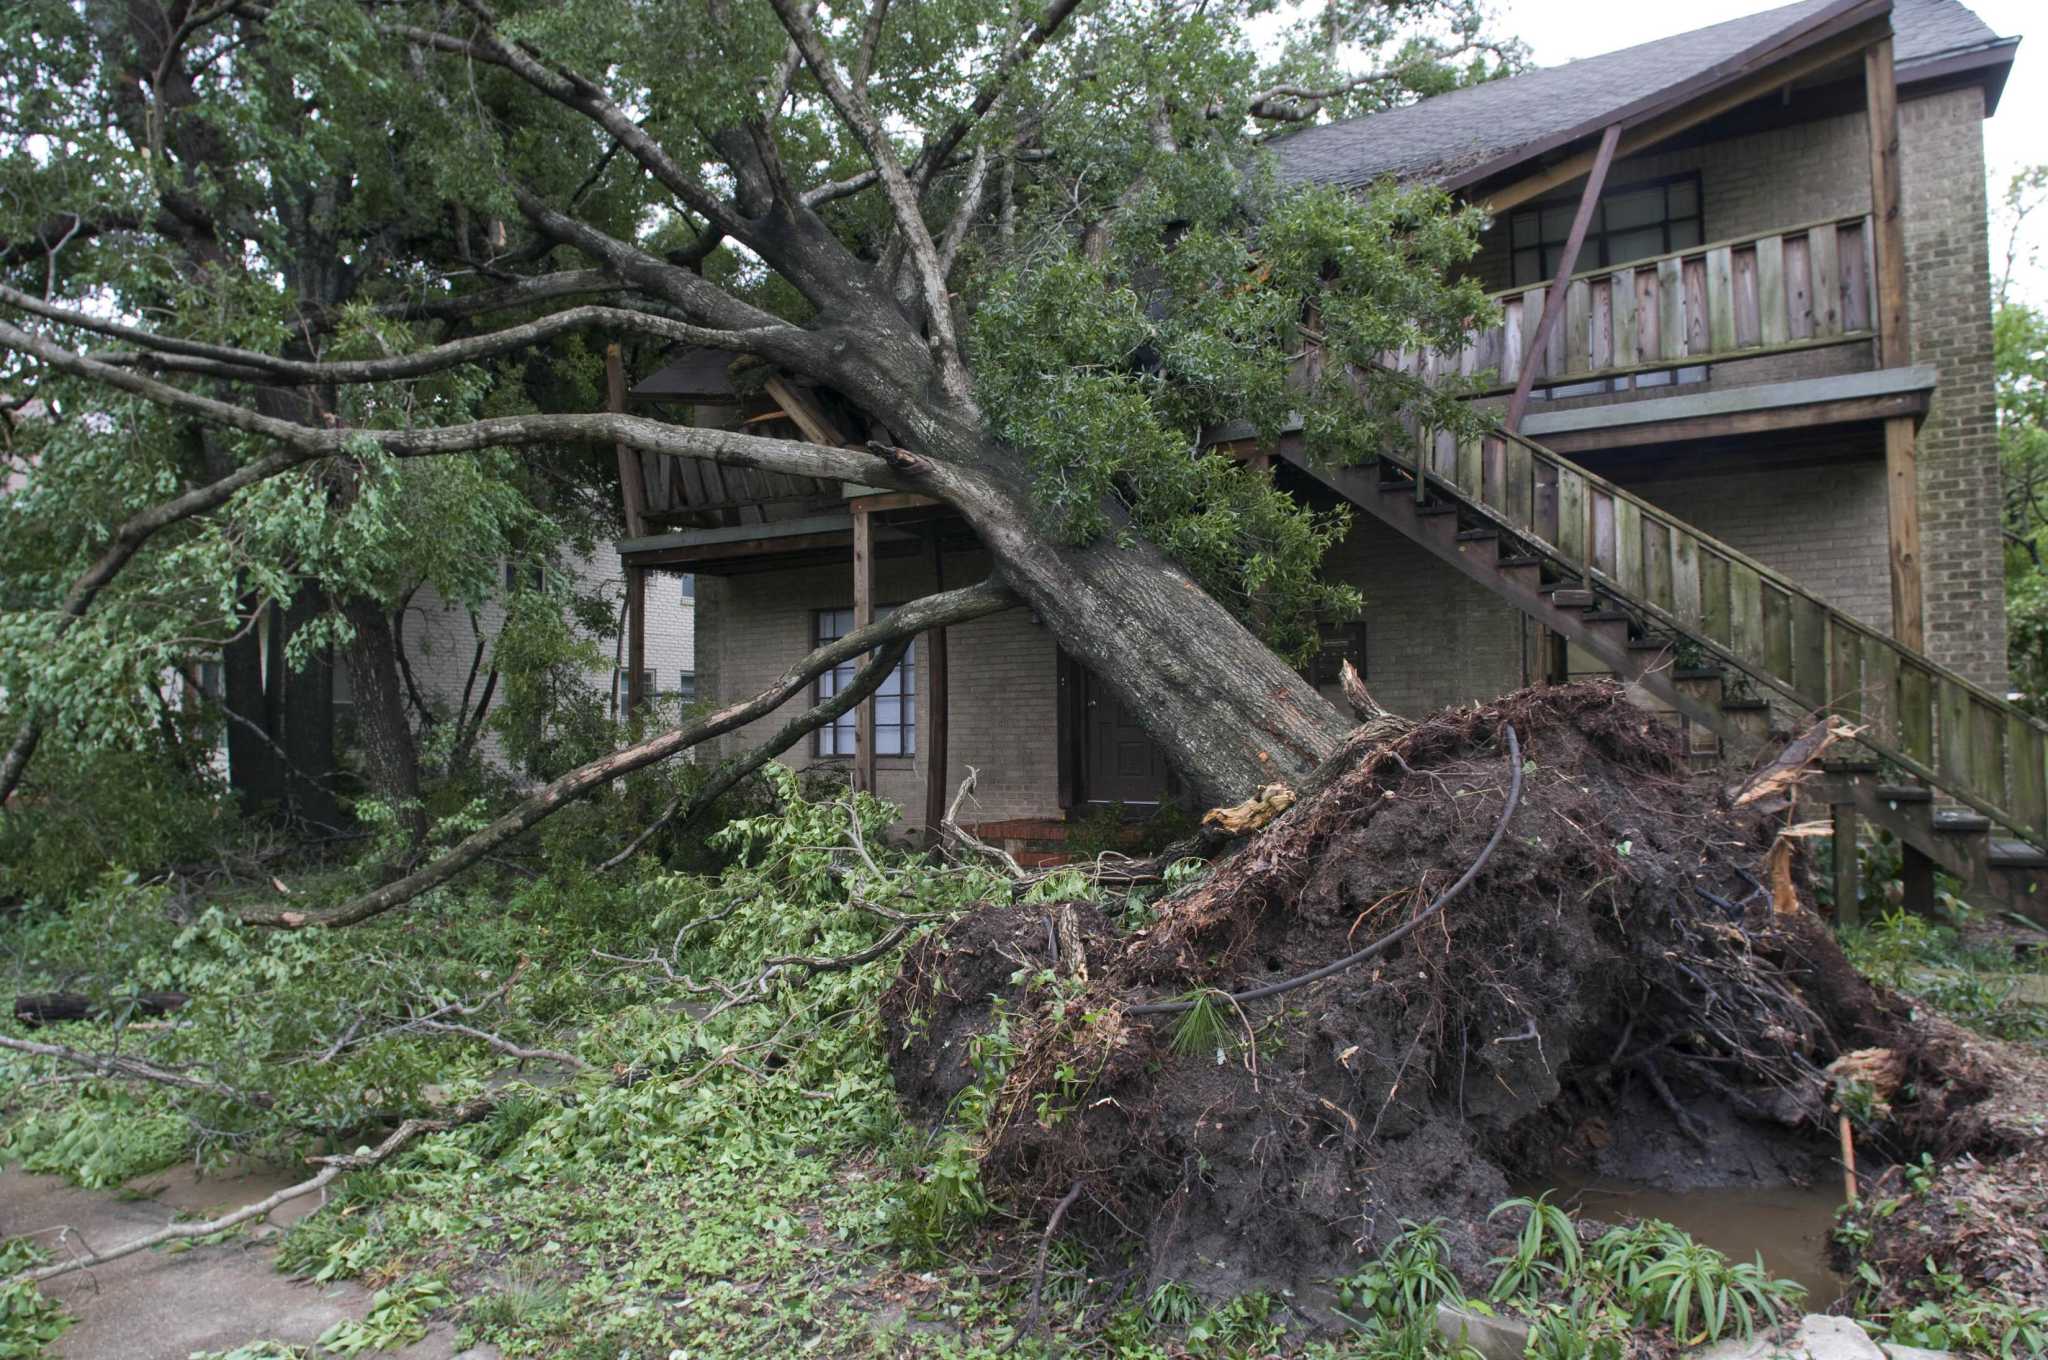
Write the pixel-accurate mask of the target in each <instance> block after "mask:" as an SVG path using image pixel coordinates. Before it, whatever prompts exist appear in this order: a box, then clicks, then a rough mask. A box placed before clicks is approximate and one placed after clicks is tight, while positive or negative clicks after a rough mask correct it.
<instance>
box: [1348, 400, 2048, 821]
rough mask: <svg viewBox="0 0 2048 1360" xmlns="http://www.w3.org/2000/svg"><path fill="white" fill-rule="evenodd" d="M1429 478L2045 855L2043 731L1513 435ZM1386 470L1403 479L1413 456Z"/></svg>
mask: <svg viewBox="0 0 2048 1360" xmlns="http://www.w3.org/2000/svg"><path fill="white" fill-rule="evenodd" d="M1424 450H1426V452H1424V456H1423V458H1422V460H1421V461H1423V462H1424V463H1425V464H1426V469H1425V470H1426V473H1427V477H1426V479H1425V480H1423V481H1421V482H1419V483H1418V487H1417V490H1418V493H1420V492H1421V491H1422V490H1423V489H1424V487H1428V488H1433V489H1435V490H1437V491H1440V492H1443V493H1446V494H1449V495H1451V496H1453V497H1455V498H1456V499H1458V500H1460V501H1462V502H1464V503H1465V505H1466V506H1467V507H1468V508H1470V509H1471V510H1472V511H1474V512H1476V513H1477V514H1479V515H1480V516H1482V517H1483V518H1485V519H1488V520H1490V521H1492V522H1493V523H1495V524H1497V525H1498V526H1500V527H1501V528H1503V529H1506V530H1509V531H1511V532H1512V533H1513V534H1515V535H1516V536H1517V537H1519V538H1520V539H1521V540H1523V541H1524V542H1526V543H1527V544H1528V545H1529V546H1530V547H1531V548H1533V549H1535V550H1537V551H1539V552H1541V553H1543V554H1545V555H1547V556H1549V557H1550V558H1551V559H1552V560H1553V561H1555V562H1556V563H1557V564H1558V565H1559V566H1560V567H1562V568H1563V569H1564V570H1565V571H1567V572H1569V573H1572V574H1574V575H1578V576H1581V577H1583V578H1585V579H1586V580H1587V581H1588V583H1589V584H1590V585H1593V586H1595V587H1597V588H1600V589H1603V590H1604V591H1605V592H1606V593H1608V594H1609V595H1611V596H1613V597H1616V598H1618V599H1620V600H1622V601H1623V602H1625V603H1627V604H1628V605H1630V606H1633V607H1634V608H1635V609H1637V610H1638V611H1640V612H1641V613H1642V614H1644V615H1646V616H1648V617H1649V618H1650V619H1652V620H1655V621H1656V622H1659V623H1661V624H1663V625H1665V626H1667V627H1669V628H1671V629H1672V630H1674V631H1675V632H1676V633H1678V634H1680V635H1682V636H1684V637H1687V638H1691V639H1693V641H1694V642H1695V643H1696V644H1697V645H1698V646H1699V647H1700V648H1701V649H1702V652H1703V653H1704V654H1706V655H1708V656H1711V657H1716V658H1719V659H1720V660H1721V661H1723V662H1726V663H1729V664H1732V665H1733V666H1735V667H1736V668H1738V669H1739V670H1741V671H1742V672H1743V673H1745V674H1747V675H1749V676H1751V677H1753V678H1754V679H1755V680H1756V681H1757V682H1759V683H1760V684H1762V685H1764V686H1767V687H1768V688H1770V689H1772V690H1775V691H1776V692H1778V693H1780V694H1782V695H1784V696H1786V697H1787V698H1788V699H1790V700H1792V701H1793V702H1794V703H1796V704H1797V705H1799V706H1800V707H1801V708H1803V709H1806V710H1810V711H1820V710H1825V711H1827V712H1831V713H1834V714H1837V715H1839V716H1840V717H1842V718H1844V719H1846V720H1848V721H1849V722H1851V723H1854V724H1857V725H1858V726H1860V727H1862V728H1863V729H1864V731H1863V736H1862V741H1863V742H1864V743H1865V744H1866V745H1867V746H1869V747H1871V748H1873V749H1874V750H1876V751H1877V752H1879V753H1880V754H1882V755H1884V756H1887V757H1889V758H1891V759H1892V760H1893V761H1896V762H1897V763H1898V764H1899V765H1900V766H1901V767H1903V768H1904V769H1905V770H1907V771H1909V772H1911V773H1912V774H1915V775H1918V776H1920V777H1921V778H1923V779H1925V780H1927V781H1928V782H1929V783H1931V784H1933V785H1934V786H1935V787H1937V788H1939V789H1941V790H1943V791H1944V792H1946V793H1948V794H1949V795H1950V796H1952V797H1953V798H1955V799H1956V800H1957V801H1959V802H1962V803H1966V804H1968V805H1969V806H1971V807H1973V808H1975V809H1977V810H1978V811H1979V812H1981V813H1983V814H1984V815H1985V816H1987V817H1990V818H1992V819H1994V820H1996V821H1998V822H2000V823H2001V824H2003V825H2004V826H2006V827H2007V828H2009V829H2010V830H2011V831H2013V832H2014V833H2016V834H2017V835H2019V836H2020V837H2021V838H2022V839H2024V840H2027V841H2030V842H2032V843H2033V844H2035V845H2037V846H2040V847H2042V848H2044V849H2048V727H2044V726H2043V725H2042V724H2041V723H2039V722H2037V721H2035V720H2034V719H2032V718H2030V717H2028V716H2027V715H2026V714H2025V713H2023V712H2021V711H2020V710H2019V709H2018V708H2016V707H2014V706H2013V705H2012V704H2010V703H2008V702H2006V701H2005V700H2004V699H2003V698H2001V697H2000V696H1998V695H1996V694H1993V693H1991V692H1990V691H1988V690H1986V689H1983V688H1982V687H1980V686H1978V685H1975V684H1972V683H1971V682H1970V681H1968V680H1965V679H1964V678H1963V677H1962V676H1960V675H1957V674H1956V673H1955V672H1953V671H1951V670H1948V669H1946V668H1945V667H1942V666H1939V665H1936V664H1935V663H1934V662H1932V661H1930V660H1928V659H1927V658H1926V657H1924V656H1922V655H1920V654H1919V653H1918V652H1915V651H1912V650H1910V649H1909V648H1906V647H1902V646H1900V645H1899V644H1898V643H1896V642H1894V641H1892V639H1890V638H1889V637H1886V636H1885V635H1884V634H1883V633H1881V632H1879V631H1878V630H1876V629H1874V628H1871V627H1869V626H1868V625H1866V624H1863V623H1860V622H1858V621H1857V620H1855V619H1853V618H1850V617H1849V616H1848V615H1846V614H1844V613H1842V612H1841V611H1840V610H1838V609H1835V608H1833V607H1832V606H1830V605H1828V604H1826V603H1825V602H1823V601H1822V600H1820V599H1819V598H1818V597H1816V596H1815V595H1813V594H1812V593H1811V592H1809V591H1807V590H1806V589H1804V588H1803V587H1801V586H1799V585H1797V584H1795V583H1794V582H1792V581H1791V580H1789V579H1787V578H1786V577H1784V576H1782V575H1780V574H1779V573H1777V572H1775V571H1773V570H1771V569H1770V568H1769V567H1766V566H1765V565H1763V564H1762V563H1761V562H1758V561H1756V560H1754V559H1753V558H1750V557H1746V556H1744V555H1743V554H1742V553H1740V552H1737V551H1736V550H1735V549H1733V548H1731V547H1729V546H1728V545H1727V544H1725V543H1721V542H1719V541H1717V540H1715V539H1712V538H1709V537H1708V536H1707V535H1705V534H1703V533H1701V532H1700V531H1698V530H1697V529H1694V528H1693V527H1692V526H1690V525H1688V524H1686V523H1685V522H1684V521H1683V520H1680V519H1678V518H1676V517H1674V516H1672V515H1670V514H1668V513H1666V512H1665V511H1663V510H1660V509H1659V508H1657V507H1656V506H1654V505H1652V504H1650V503H1649V502H1648V501H1645V500H1643V499H1642V498H1641V497H1639V496H1636V495H1633V494H1632V493H1630V492H1628V491H1624V490H1623V489H1622V488H1620V487H1618V486H1616V485H1614V484H1613V483H1612V482H1609V481H1606V480H1605V479H1603V478H1600V477H1596V476H1594V475H1593V474H1592V473H1590V472H1587V471H1586V470H1585V469H1584V468H1581V467H1579V466H1578V465H1576V464H1574V463H1572V462H1570V461H1568V460H1566V459H1565V458H1562V457H1560V456H1559V455H1557V454H1555V453H1553V452H1551V451H1550V450H1549V449H1546V448H1544V447H1543V446H1542V445H1540V444H1536V443H1533V442H1531V441H1529V440H1527V439H1523V438H1520V437H1518V436H1514V435H1508V434H1499V435H1490V436H1487V437H1485V438H1482V439H1473V440H1470V441H1467V442H1464V443H1459V442H1457V441H1456V440H1454V439H1452V438H1450V437H1449V436H1439V437H1438V438H1436V439H1434V440H1432V441H1421V443H1420V446H1419V447H1418V449H1417V452H1423V451H1424ZM1388 461H1390V462H1392V463H1395V464H1396V465H1398V466H1401V467H1403V468H1405V469H1406V470H1407V471H1409V472H1410V473H1411V474H1412V473H1413V472H1414V470H1415V463H1416V461H1417V459H1416V458H1415V456H1414V455H1413V454H1412V453H1411V454H1409V455H1408V456H1406V457H1405V458H1404V457H1402V456H1399V455H1396V456H1393V457H1390V458H1389V459H1388Z"/></svg>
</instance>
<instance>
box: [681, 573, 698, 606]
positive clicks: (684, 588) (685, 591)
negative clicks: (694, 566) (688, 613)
mask: <svg viewBox="0 0 2048 1360" xmlns="http://www.w3.org/2000/svg"><path fill="white" fill-rule="evenodd" d="M696 598H697V573H695V572H693V571H686V572H684V573H683V575H682V584H681V585H680V586H679V587H677V592H676V599H677V600H678V601H680V602H681V603H683V604H688V603H690V601H692V600H694V599H696Z"/></svg>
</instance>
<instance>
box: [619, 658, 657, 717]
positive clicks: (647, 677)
mask: <svg viewBox="0 0 2048 1360" xmlns="http://www.w3.org/2000/svg"><path fill="white" fill-rule="evenodd" d="M632 675H633V673H632V672H631V671H629V670H627V669H626V668H625V667H624V666H620V667H618V668H617V669H616V670H614V671H613V672H612V693H613V694H614V695H616V696H617V698H618V701H619V711H620V712H621V713H623V712H625V711H626V710H627V709H629V708H631V707H632V706H633V704H634V701H635V700H637V699H642V698H646V699H652V698H653V697H654V693H655V691H654V672H653V671H652V670H644V671H642V672H640V685H639V688H637V689H635V688H634V686H633V682H632Z"/></svg>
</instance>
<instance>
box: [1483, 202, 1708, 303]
mask: <svg viewBox="0 0 2048 1360" xmlns="http://www.w3.org/2000/svg"><path fill="white" fill-rule="evenodd" d="M1578 211H1579V205H1578V201H1577V200H1576V199H1559V200H1554V201H1552V202H1549V203H1539V204H1537V205H1535V206H1534V207H1529V208H1522V209H1519V210H1518V211H1516V212H1514V213H1512V214H1510V215H1509V217H1508V241H1509V246H1510V248H1511V249H1512V250H1513V251H1514V283H1515V287H1517V288H1522V287H1526V286H1527V285H1529V284H1532V283H1545V282H1548V281H1549V280H1551V279H1553V278H1556V277H1557V266H1558V262H1559V261H1560V260H1562V259H1563V258H1564V247H1565V242H1566V240H1567V239H1569V238H1570V236H1571V232H1572V218H1573V217H1574V216H1576V215H1577V213H1578ZM1702 224H1703V219H1702V217H1701V216H1700V177H1699V176H1698V175H1697V174H1690V175H1679V176H1675V177H1673V178H1671V179H1667V180H1656V181H1652V182H1650V183H1647V184H1631V185H1627V186H1625V187H1623V188H1620V189H1613V190H1609V191H1608V192H1607V193H1605V194H1602V195H1601V196H1600V201H1599V202H1598V203H1596V204H1594V205H1593V220H1592V221H1591V222H1590V223H1588V224H1587V227H1586V243H1585V244H1584V245H1583V246H1581V247H1580V248H1579V260H1578V268H1579V269H1581V270H1585V269H1598V268H1600V267H1602V266H1605V265H1611V264H1627V263H1628V262H1629V261H1630V260H1640V259H1643V258H1645V257H1647V256H1650V255H1663V254H1665V253H1667V252H1669V251H1673V250H1686V249H1689V248H1691V247H1693V246H1696V245H1699V244H1700V243H1701V242H1702V241H1704V240H1705V239H1706V237H1705V236H1704V235H1703V234H1702Z"/></svg>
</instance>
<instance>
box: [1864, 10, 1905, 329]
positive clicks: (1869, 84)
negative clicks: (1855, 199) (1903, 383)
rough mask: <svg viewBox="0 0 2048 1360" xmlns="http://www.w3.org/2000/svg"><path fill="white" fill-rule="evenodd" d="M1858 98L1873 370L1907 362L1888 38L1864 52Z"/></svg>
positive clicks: (1895, 96) (1895, 102)
mask: <svg viewBox="0 0 2048 1360" xmlns="http://www.w3.org/2000/svg"><path fill="white" fill-rule="evenodd" d="M1863 95H1864V99H1865V102H1866V103H1867V105H1868V107H1869V115H1870V218H1871V224H1872V229H1873V232H1874V234H1875V241H1874V242H1873V244H1874V246H1875V250H1874V252H1873V253H1874V254H1875V255H1876V257H1877V287H1876V289H1875V290H1874V292H1875V295H1876V296H1875V299H1874V301H1875V306H1876V311H1877V327H1876V329H1877V353H1878V367H1880V368H1903V367H1904V366H1905V365H1907V364H1909V363H1911V362H1912V359H1911V358H1910V356H1909V355H1908V353H1907V351H1908V350H1909V349H1910V347H1911V346H1910V344H1909V342H1908V337H1907V334H1906V219H1905V217H1904V216H1903V215H1902V214H1901V213H1900V211H1899V90H1898V85H1897V83H1896V81H1895V78H1894V76H1893V73H1892V40H1891V39H1890V38H1886V39H1885V40H1884V41H1882V42H1879V43H1874V44H1872V45H1871V47H1870V48H1869V49H1868V50H1867V51H1865V52H1864V54H1863Z"/></svg>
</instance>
